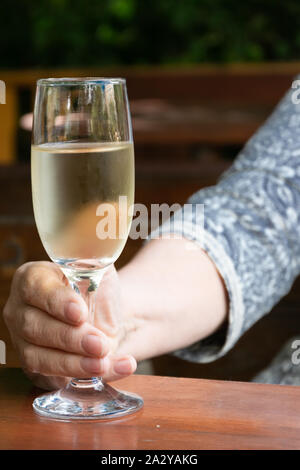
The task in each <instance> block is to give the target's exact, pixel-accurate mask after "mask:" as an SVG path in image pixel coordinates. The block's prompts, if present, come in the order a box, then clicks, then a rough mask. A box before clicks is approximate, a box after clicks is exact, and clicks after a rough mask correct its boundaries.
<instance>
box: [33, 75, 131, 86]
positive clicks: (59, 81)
mask: <svg viewBox="0 0 300 470" xmlns="http://www.w3.org/2000/svg"><path fill="white" fill-rule="evenodd" d="M36 83H37V86H46V85H47V86H57V85H66V86H69V85H70V86H72V85H86V84H91V85H101V84H103V83H105V84H108V83H111V84H113V85H119V84H125V83H126V79H125V78H121V77H116V78H115V77H59V78H54V77H50V78H40V79H39V80H37V82H36Z"/></svg>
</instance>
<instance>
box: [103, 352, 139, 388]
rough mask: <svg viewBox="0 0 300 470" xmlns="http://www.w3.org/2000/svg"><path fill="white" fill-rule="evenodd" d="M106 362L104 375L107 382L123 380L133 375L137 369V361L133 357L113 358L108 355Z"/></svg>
mask: <svg viewBox="0 0 300 470" xmlns="http://www.w3.org/2000/svg"><path fill="white" fill-rule="evenodd" d="M104 360H105V363H106V364H105V367H104V374H102V376H103V379H104V380H105V382H109V381H113V380H118V379H122V378H124V377H128V376H129V375H132V374H133V373H134V372H135V371H136V368H137V363H136V360H135V358H134V357H133V356H130V355H125V356H113V355H109V354H108V355H107V356H106V358H105V359H104Z"/></svg>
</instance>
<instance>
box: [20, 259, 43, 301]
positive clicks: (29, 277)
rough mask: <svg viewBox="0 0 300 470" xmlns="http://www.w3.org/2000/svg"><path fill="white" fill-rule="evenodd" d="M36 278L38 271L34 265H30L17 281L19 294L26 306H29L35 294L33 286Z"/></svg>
mask: <svg viewBox="0 0 300 470" xmlns="http://www.w3.org/2000/svg"><path fill="white" fill-rule="evenodd" d="M38 277H39V272H38V269H37V268H36V267H35V266H34V265H30V266H29V267H28V268H27V269H26V271H25V272H24V274H23V275H22V278H21V279H20V280H19V283H18V286H19V293H20V296H21V298H22V299H23V301H24V302H25V303H27V304H30V303H31V301H32V298H33V295H34V292H35V288H34V286H35V284H36V281H37V279H38Z"/></svg>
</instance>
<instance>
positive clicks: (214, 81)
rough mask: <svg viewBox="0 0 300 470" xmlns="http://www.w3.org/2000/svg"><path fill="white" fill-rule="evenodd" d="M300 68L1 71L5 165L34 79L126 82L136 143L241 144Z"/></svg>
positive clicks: (0, 152) (0, 159) (0, 151)
mask: <svg viewBox="0 0 300 470" xmlns="http://www.w3.org/2000/svg"><path fill="white" fill-rule="evenodd" d="M299 70H300V63H277V64H262V65H230V66H229V65H228V66H198V67H190V68H181V67H165V68H161V67H156V68H154V67H144V68H117V69H116V68H110V69H95V68H88V69H73V70H69V69H67V70H61V69H57V70H53V69H36V70H17V71H5V70H2V71H0V79H1V80H3V81H4V82H5V84H6V104H2V105H0V163H13V162H15V161H16V160H17V152H16V134H17V129H18V122H19V117H20V116H19V114H20V109H19V108H20V94H21V93H22V92H23V91H24V90H27V92H28V93H29V94H30V100H29V101H30V105H29V107H31V109H28V111H31V110H32V106H33V100H34V93H35V84H36V80H38V79H39V78H42V77H50V76H56V77H63V76H123V77H125V78H126V79H127V85H128V93H129V98H130V101H131V104H132V111H133V118H134V131H135V132H134V135H135V141H136V143H137V144H143V145H145V144H152V145H153V144H159V145H161V144H170V143H173V144H174V143H176V144H184V145H189V144H191V143H194V144H216V145H224V144H233V145H234V144H243V143H244V142H245V141H246V140H247V139H248V138H249V136H250V135H251V134H252V133H253V132H254V131H255V129H256V128H257V127H258V126H259V125H260V124H261V122H262V121H263V119H264V118H265V116H266V115H267V114H268V112H269V111H270V109H271V108H272V107H273V106H274V105H275V103H276V102H277V101H278V100H279V98H280V97H281V96H282V94H283V93H284V91H285V90H286V89H287V88H288V87H289V86H290V84H291V80H292V79H293V77H295V75H296V74H297V73H298V72H299Z"/></svg>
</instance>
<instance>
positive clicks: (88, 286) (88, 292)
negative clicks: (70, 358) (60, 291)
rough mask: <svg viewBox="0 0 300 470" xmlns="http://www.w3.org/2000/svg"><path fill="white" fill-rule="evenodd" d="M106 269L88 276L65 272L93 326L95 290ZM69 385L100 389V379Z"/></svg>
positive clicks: (75, 382) (74, 379)
mask: <svg viewBox="0 0 300 470" xmlns="http://www.w3.org/2000/svg"><path fill="white" fill-rule="evenodd" d="M105 271H106V269H105V268H104V269H102V270H101V271H97V272H94V273H91V274H90V273H89V274H82V273H77V272H74V271H72V273H70V272H65V275H66V276H67V278H68V280H69V283H70V285H71V286H72V288H73V289H74V291H75V292H76V293H77V294H80V295H81V296H82V298H83V299H84V301H85V303H86V304H87V307H88V322H89V323H90V324H91V325H94V322H95V309H96V296H97V289H98V287H99V284H100V282H101V279H102V277H103V275H104V273H105ZM70 385H71V386H72V387H75V388H90V387H95V385H97V388H101V386H102V379H101V377H91V378H89V379H81V378H73V379H72V380H71V383H70Z"/></svg>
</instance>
